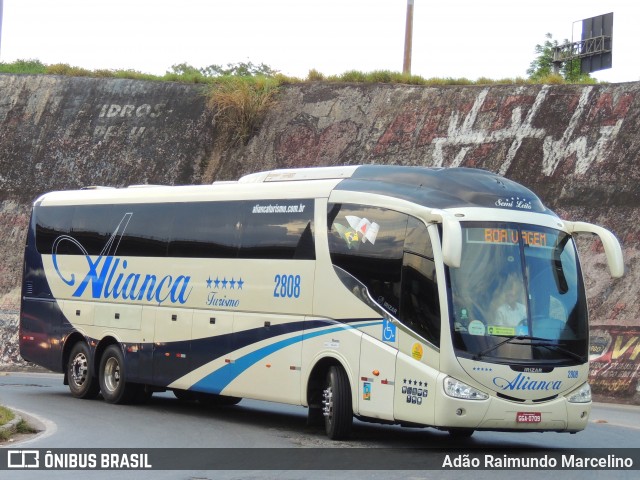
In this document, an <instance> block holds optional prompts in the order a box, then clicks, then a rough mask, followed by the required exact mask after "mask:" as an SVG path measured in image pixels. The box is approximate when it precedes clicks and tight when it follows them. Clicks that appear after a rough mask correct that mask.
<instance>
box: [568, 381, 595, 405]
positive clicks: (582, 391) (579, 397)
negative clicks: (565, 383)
mask: <svg viewBox="0 0 640 480" xmlns="http://www.w3.org/2000/svg"><path fill="white" fill-rule="evenodd" d="M567 400H568V401H569V402H571V403H589V402H590V401H591V387H590V386H589V384H588V383H584V384H583V385H582V386H581V387H580V388H579V389H578V390H576V391H575V392H573V393H572V394H571V395H569V397H567Z"/></svg>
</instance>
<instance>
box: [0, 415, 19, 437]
mask: <svg viewBox="0 0 640 480" xmlns="http://www.w3.org/2000/svg"><path fill="white" fill-rule="evenodd" d="M21 421H22V417H21V416H19V415H16V416H15V417H14V418H13V420H11V421H9V422H7V423H5V424H4V425H0V432H9V433H15V432H16V430H17V429H18V424H19V423H20V422H21Z"/></svg>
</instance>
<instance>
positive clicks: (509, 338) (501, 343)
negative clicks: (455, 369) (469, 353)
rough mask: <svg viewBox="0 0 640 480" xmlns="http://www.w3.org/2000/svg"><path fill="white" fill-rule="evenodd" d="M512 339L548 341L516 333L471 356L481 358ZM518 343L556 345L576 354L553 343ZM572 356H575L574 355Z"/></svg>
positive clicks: (538, 345) (542, 345)
mask: <svg viewBox="0 0 640 480" xmlns="http://www.w3.org/2000/svg"><path fill="white" fill-rule="evenodd" d="M514 340H519V341H522V340H530V341H533V342H548V341H549V339H548V338H542V337H531V336H529V335H516V336H515V337H508V338H505V339H504V340H503V341H501V342H499V343H496V344H495V345H493V346H491V347H489V348H487V349H485V350H483V351H481V352H479V353H476V354H475V355H474V356H473V359H474V360H480V359H481V358H482V357H484V356H485V355H486V354H487V353H489V352H492V351H494V350H495V349H496V348H498V347H501V346H502V345H504V344H505V343H511V342H513V341H514ZM518 345H533V346H534V347H557V348H558V349H560V350H562V351H564V352H565V353H568V354H573V355H575V356H577V355H576V354H575V353H573V352H569V350H565V349H564V348H562V347H558V346H557V345H555V344H550V345H549V344H547V343H529V344H518ZM574 358H575V357H574Z"/></svg>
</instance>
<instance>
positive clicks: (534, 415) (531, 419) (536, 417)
mask: <svg viewBox="0 0 640 480" xmlns="http://www.w3.org/2000/svg"><path fill="white" fill-rule="evenodd" d="M541 421H542V413H540V412H518V413H516V422H517V423H540V422H541Z"/></svg>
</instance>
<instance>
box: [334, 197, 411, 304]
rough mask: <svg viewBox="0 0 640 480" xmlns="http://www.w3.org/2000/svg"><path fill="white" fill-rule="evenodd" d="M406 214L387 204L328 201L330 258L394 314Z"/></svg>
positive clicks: (400, 271) (398, 298)
mask: <svg viewBox="0 0 640 480" xmlns="http://www.w3.org/2000/svg"><path fill="white" fill-rule="evenodd" d="M407 218H408V217H407V215H405V214H403V213H398V212H395V211H393V210H388V209H386V208H377V207H367V206H362V205H346V204H344V205H341V206H339V205H329V219H328V220H329V222H330V224H329V252H330V254H331V262H332V263H333V264H334V265H336V266H338V267H340V268H342V269H343V270H345V271H347V272H349V274H351V275H352V276H354V277H355V278H356V279H358V280H359V281H360V282H362V283H363V284H364V285H365V286H366V287H367V289H368V291H369V295H370V296H371V298H372V299H373V300H374V301H375V302H377V303H378V304H379V305H380V306H381V307H382V308H384V309H385V310H387V311H388V312H390V313H391V314H392V315H394V316H397V315H398V310H399V308H400V277H401V274H402V253H403V245H404V238H405V234H406V229H407Z"/></svg>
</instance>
